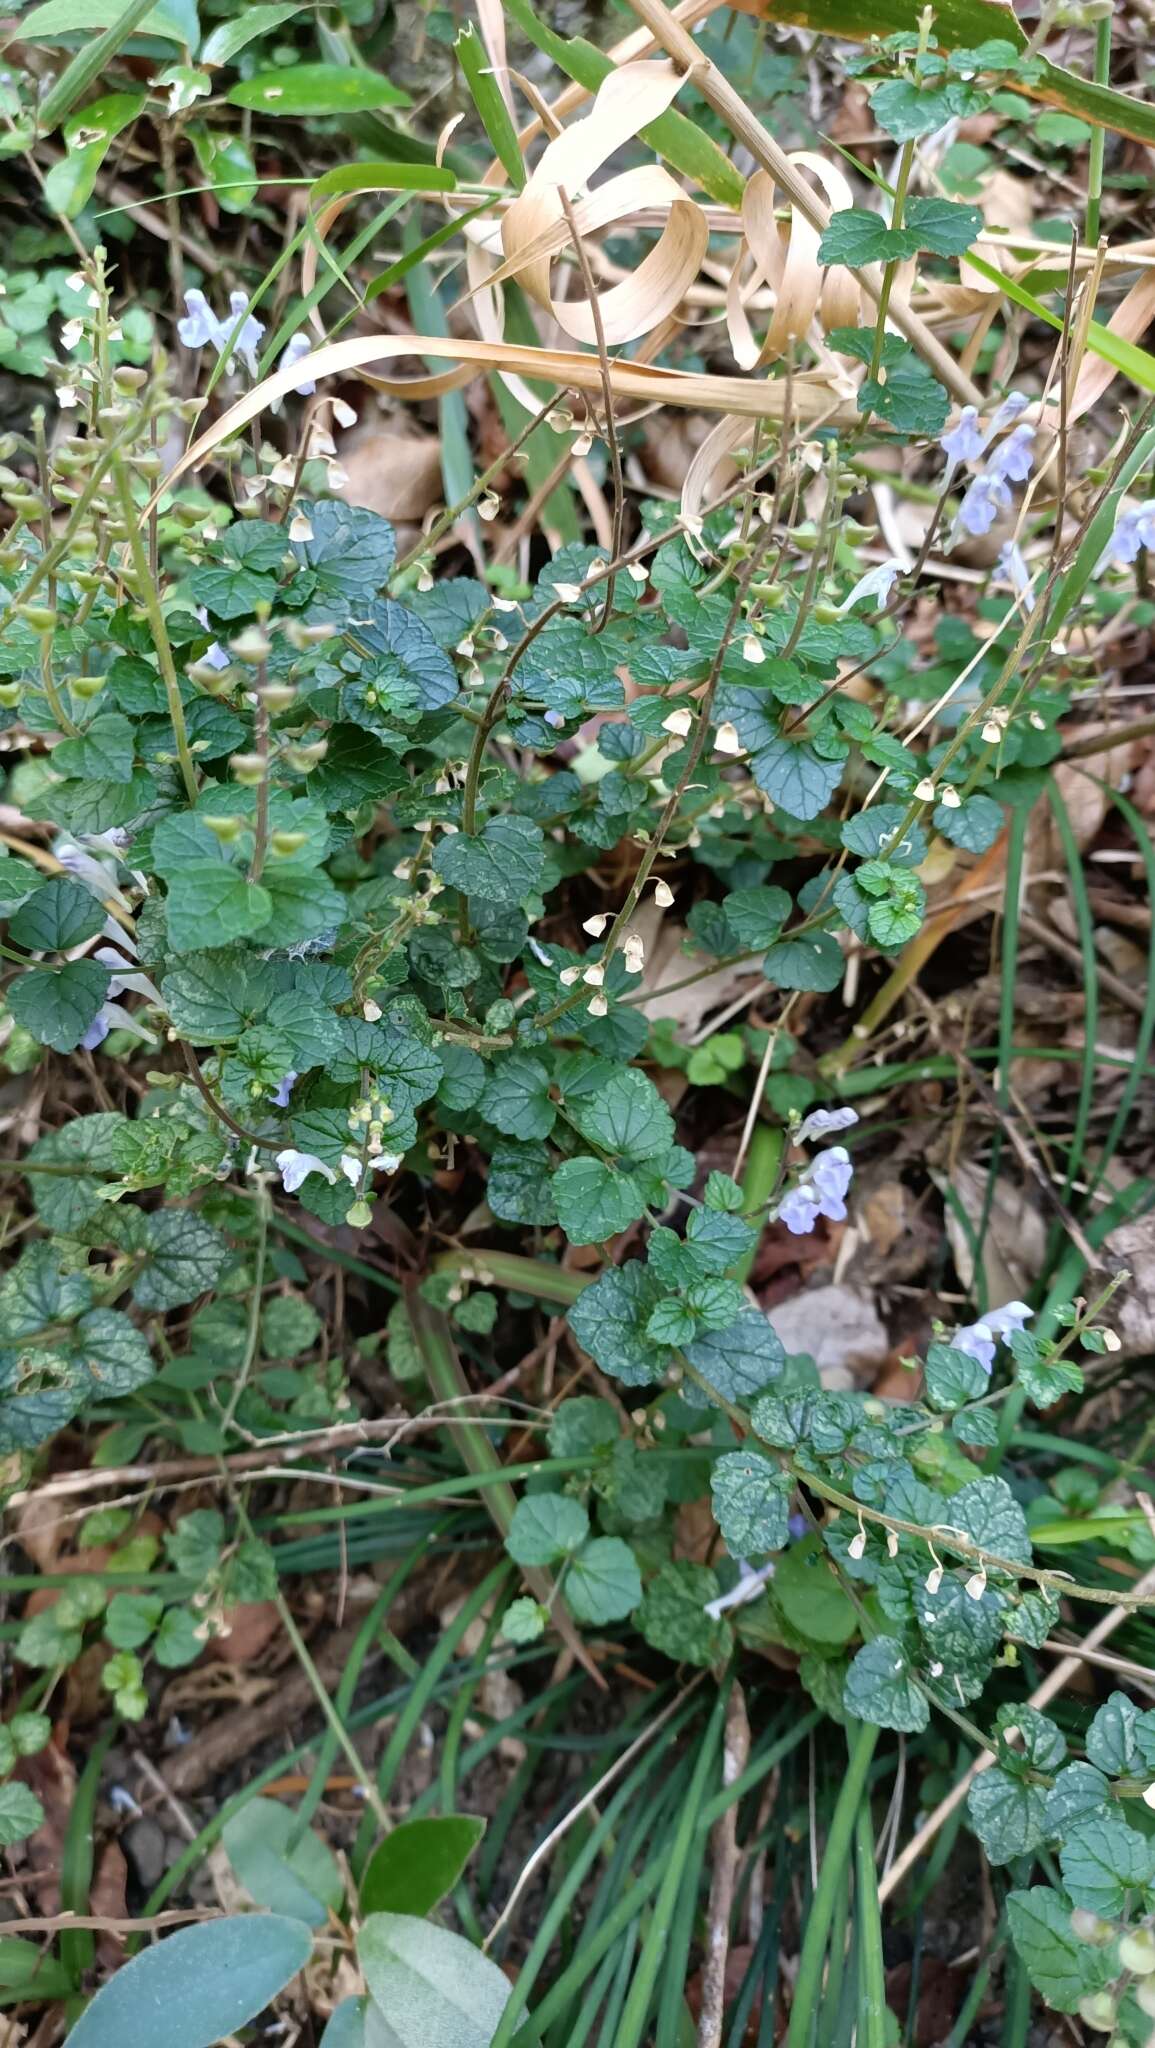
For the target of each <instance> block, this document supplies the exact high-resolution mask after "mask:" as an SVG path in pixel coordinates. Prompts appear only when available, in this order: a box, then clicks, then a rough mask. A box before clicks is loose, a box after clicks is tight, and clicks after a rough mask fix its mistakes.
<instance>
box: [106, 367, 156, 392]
mask: <svg viewBox="0 0 1155 2048" xmlns="http://www.w3.org/2000/svg"><path fill="white" fill-rule="evenodd" d="M112 381H113V383H114V384H115V385H116V388H117V390H118V391H142V390H143V389H144V386H145V385H146V384H147V383H148V371H147V370H138V369H137V367H136V365H135V363H118V365H117V367H116V369H115V370H114V371H113V373H112Z"/></svg>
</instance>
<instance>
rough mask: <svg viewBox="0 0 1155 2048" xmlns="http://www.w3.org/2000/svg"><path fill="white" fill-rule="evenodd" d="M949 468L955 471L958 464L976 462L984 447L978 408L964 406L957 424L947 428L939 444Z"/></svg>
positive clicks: (984, 440)
mask: <svg viewBox="0 0 1155 2048" xmlns="http://www.w3.org/2000/svg"><path fill="white" fill-rule="evenodd" d="M938 445H939V447H940V448H941V449H942V451H943V453H944V454H945V455H946V457H947V459H948V461H949V464H950V468H951V469H952V470H954V469H957V468H958V466H959V463H960V462H977V461H978V459H979V456H980V455H981V454H982V452H983V449H984V448H985V446H986V439H985V437H984V434H983V430H982V428H981V427H980V425H979V416H978V408H977V407H976V406H973V405H964V407H963V409H962V411H961V413H960V414H959V417H958V424H957V425H956V426H953V427H950V428H948V430H947V432H946V433H945V434H944V435H943V437H942V439H941V441H940V442H939V444H938Z"/></svg>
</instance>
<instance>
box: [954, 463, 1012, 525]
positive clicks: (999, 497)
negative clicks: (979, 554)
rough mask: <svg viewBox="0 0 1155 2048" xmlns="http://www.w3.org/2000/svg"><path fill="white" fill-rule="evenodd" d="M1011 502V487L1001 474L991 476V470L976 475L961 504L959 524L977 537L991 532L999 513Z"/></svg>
mask: <svg viewBox="0 0 1155 2048" xmlns="http://www.w3.org/2000/svg"><path fill="white" fill-rule="evenodd" d="M1010 504H1011V492H1010V487H1009V486H1008V485H1007V484H1005V483H1004V482H1003V479H1002V477H1001V476H991V475H990V473H989V472H988V473H987V474H985V475H983V476H976V477H975V479H974V482H973V483H972V484H970V485H969V486H968V489H967V494H966V496H965V498H964V499H963V501H962V504H961V505H960V506H959V515H958V516H959V524H960V525H961V526H962V527H964V528H965V530H966V532H967V533H970V534H974V535H975V537H976V538H977V537H978V536H980V535H982V534H984V533H989V532H990V530H991V528H992V526H993V525H994V523H995V520H996V519H997V518H998V516H999V513H1000V512H1005V511H1006V510H1007V509H1008V507H1009V506H1010Z"/></svg>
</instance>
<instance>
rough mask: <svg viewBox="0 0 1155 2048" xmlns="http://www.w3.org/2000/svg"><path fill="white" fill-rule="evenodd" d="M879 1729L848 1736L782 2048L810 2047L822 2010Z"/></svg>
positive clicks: (859, 1727)
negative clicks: (826, 1968) (834, 1930)
mask: <svg viewBox="0 0 1155 2048" xmlns="http://www.w3.org/2000/svg"><path fill="white" fill-rule="evenodd" d="M878 1736H879V1730H878V1729H877V1728H876V1727H874V1726H873V1724H872V1723H871V1722H869V1721H861V1722H858V1723H857V1724H856V1725H855V1726H854V1728H853V1732H852V1734H851V1743H850V1762H849V1764H848V1766H847V1770H846V1776H845V1778H844V1779H843V1781H842V1789H841V1791H840V1792H839V1794H838V1799H837V1803H836V1804H835V1808H834V1815H833V1818H832V1820H831V1823H830V1830H829V1833H828V1834H827V1837H826V1845H825V1848H824V1850H823V1855H822V1865H821V1868H820V1870H819V1873H818V1884H817V1887H816V1889H815V1892H814V1896H813V1898H812V1899H811V1901H810V1911H809V1913H808V1914H807V1916H806V1931H805V1933H804V1935H803V1937H802V1954H801V1956H800V1958H799V1962H798V1976H797V1978H796V1980H795V1984H794V1998H793V2001H792V2003H791V2007H790V2025H789V2027H788V2029H787V2033H786V2048H810V2041H811V2035H812V2033H813V2029H814V2023H815V2021H816V2020H817V2018H818V2014H819V2012H820V2010H821V2007H822V1965H823V1963H824V1962H825V1960H826V1945H827V1942H828V1941H829V1938H830V1927H831V1922H832V1921H833V1918H834V1908H835V1904H836V1902H837V1898H838V1887H839V1885H840V1883H841V1882H842V1876H843V1872H844V1871H845V1869H846V1867H847V1864H848V1863H849V1860H850V1855H851V1847H852V1842H853V1836H854V1826H855V1817H856V1815H857V1813H858V1807H859V1803H860V1801H861V1799H862V1796H863V1792H864V1789H865V1786H866V1776H867V1772H868V1771H869V1769H870V1762H871V1758H872V1757H873V1755H874V1750H875V1745H876V1743H877V1741H878Z"/></svg>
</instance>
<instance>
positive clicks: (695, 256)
mask: <svg viewBox="0 0 1155 2048" xmlns="http://www.w3.org/2000/svg"><path fill="white" fill-rule="evenodd" d="M642 205H645V206H650V207H654V206H658V207H663V208H664V209H665V210H666V213H667V219H666V224H665V226H664V227H663V229H662V231H661V234H660V235H659V237H658V240H657V242H656V243H655V245H654V247H653V248H652V249H648V250H647V251H646V254H645V255H644V256H643V258H642V260H641V262H640V263H639V264H638V267H637V269H636V270H634V271H632V272H631V273H630V274H629V275H628V276H627V277H625V278H623V279H622V281H621V283H619V284H614V285H610V286H609V287H608V288H607V289H606V290H605V291H602V292H599V293H598V310H599V312H600V315H601V325H602V332H603V335H604V337H605V339H606V341H607V342H610V343H621V342H626V341H637V340H638V339H639V338H640V336H642V335H643V334H648V333H649V332H650V331H651V329H653V328H655V327H657V326H660V324H661V322H662V321H663V320H664V319H666V317H667V315H668V314H670V313H672V312H674V310H675V309H676V308H677V307H678V306H679V305H680V304H681V303H682V300H683V299H684V298H685V296H686V293H687V292H688V291H689V289H690V286H691V285H692V284H693V282H694V280H695V278H696V277H697V275H698V272H699V270H700V268H701V264H702V259H703V257H704V256H705V254H706V249H707V247H708V244H709V240H710V231H709V227H708V226H707V223H706V217H705V215H704V214H703V212H702V210H701V208H700V207H699V206H696V205H695V204H694V202H693V201H692V200H690V199H686V198H685V197H684V195H683V194H682V192H681V191H680V190H679V188H678V186H677V185H675V183H674V180H673V179H672V178H671V177H670V176H669V174H668V172H666V171H664V170H663V169H662V167H661V165H660V164H651V165H648V166H643V167H642V168H641V169H639V170H637V171H624V172H622V173H621V175H620V176H619V177H616V178H610V179H608V180H607V182H606V184H605V185H602V186H599V188H598V190H597V191H596V192H595V193H592V194H591V196H590V197H589V198H588V199H586V200H583V201H581V202H580V203H579V205H578V206H577V207H575V209H574V218H575V220H576V222H577V226H578V231H579V233H580V234H581V235H582V238H583V241H584V240H585V238H586V236H587V235H589V234H591V233H594V232H597V231H598V230H599V229H602V228H605V227H609V226H611V225H613V224H615V223H617V222H619V221H622V220H623V219H625V218H626V217H628V216H629V215H630V214H631V213H633V212H635V211H636V210H637V208H638V207H639V206H642ZM523 238H524V240H523ZM502 240H503V242H504V245H505V249H506V252H507V254H506V260H505V262H504V263H503V264H502V265H501V266H500V268H499V269H498V271H497V272H496V273H495V277H494V280H493V282H497V281H499V280H500V279H502V278H505V277H510V276H515V275H516V276H517V277H518V278H519V280H520V282H521V283H522V284H523V285H524V287H525V289H526V291H527V292H528V294H529V296H530V297H531V298H532V299H534V300H535V301H536V303H537V304H538V305H539V306H542V307H543V308H544V309H545V310H546V311H548V312H549V313H550V314H551V315H552V317H553V319H554V320H556V322H557V324H558V326H559V327H560V328H561V330H562V333H563V334H568V335H571V336H572V338H573V339H574V340H575V341H584V342H587V343H593V342H595V341H596V340H597V324H596V322H595V320H594V316H593V311H592V309H591V307H590V305H589V304H588V302H586V301H583V300H581V299H564V298H556V297H555V296H554V295H553V293H552V291H551V289H550V254H551V253H552V252H554V251H555V250H557V249H560V248H562V247H564V246H565V245H566V244H567V243H569V242H570V240H571V236H570V232H569V227H568V225H567V223H566V220H565V215H564V212H563V210H562V206H561V201H560V199H559V197H558V193H557V190H556V188H548V189H546V190H542V191H527V192H525V193H523V194H522V196H521V198H520V199H518V200H517V201H516V202H515V204H514V205H513V206H511V207H510V209H509V211H508V213H507V214H506V215H505V218H504V220H503V222H502ZM543 251H546V252H550V253H542V252H543Z"/></svg>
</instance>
